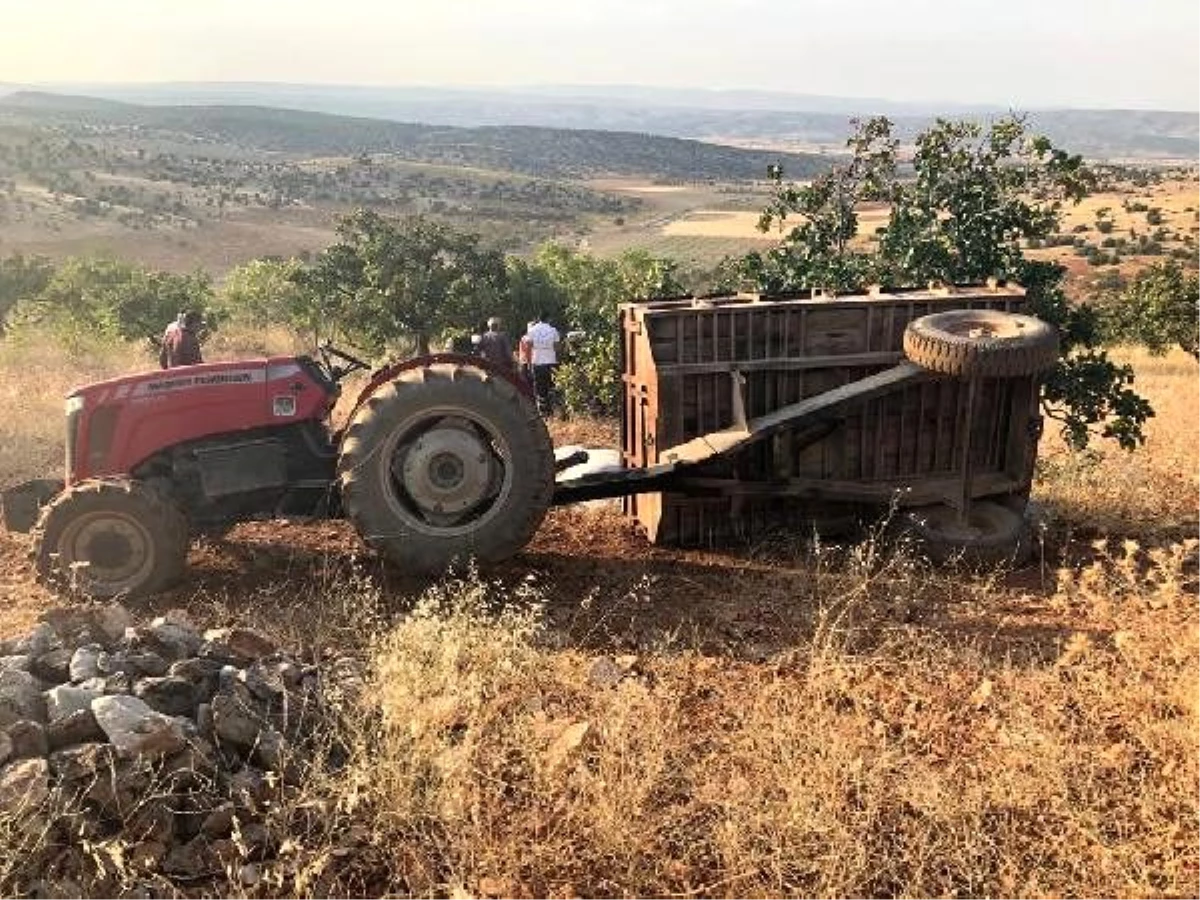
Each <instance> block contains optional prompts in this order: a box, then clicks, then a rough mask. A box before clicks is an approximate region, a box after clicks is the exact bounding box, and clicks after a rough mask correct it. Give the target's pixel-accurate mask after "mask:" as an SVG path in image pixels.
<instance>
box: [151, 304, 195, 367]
mask: <svg viewBox="0 0 1200 900" xmlns="http://www.w3.org/2000/svg"><path fill="white" fill-rule="evenodd" d="M202 324H203V323H202V321H201V319H200V314H199V313H197V312H186V313H184V314H183V316H182V318H181V319H180V321H179V325H178V327H176V328H167V333H166V334H165V335H163V342H162V348H161V349H160V350H159V353H158V364H159V365H160V366H161V367H162V368H164V369H174V368H176V367H178V366H196V365H199V364H200V363H202V362H204V357H203V356H202V355H201V354H200V336H199V331H200V326H201V325H202Z"/></svg>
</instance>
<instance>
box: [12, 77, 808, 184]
mask: <svg viewBox="0 0 1200 900" xmlns="http://www.w3.org/2000/svg"><path fill="white" fill-rule="evenodd" d="M4 118H7V119H8V120H9V121H14V122H22V123H26V124H41V125H53V126H56V127H63V128H70V127H86V128H91V129H124V130H138V131H139V132H142V133H145V132H159V133H163V134H175V135H186V136H189V137H191V138H195V139H200V140H203V141H209V142H213V143H220V144H229V145H233V146H237V147H243V148H253V149H259V150H270V151H280V152H286V153H295V154H305V155H316V156H319V155H357V154H364V153H391V154H395V155H396V156H398V157H400V158H402V159H406V160H411V161H416V162H429V163H440V164H445V165H457V166H469V167H478V168H485V169H497V170H503V171H510V172H518V173H522V174H527V175H534V176H539V177H550V178H587V177H599V176H633V177H649V178H659V179H666V180H679V181H705V180H719V181H728V180H750V179H761V178H763V177H764V176H765V174H766V171H767V167H768V165H770V164H772V163H778V162H782V163H783V164H784V166H785V169H786V171H787V172H788V173H789V174H790V175H792V176H794V177H804V176H808V175H812V174H815V173H817V172H819V171H821V170H823V169H824V168H825V167H826V166H827V165H828V160H827V159H826V158H825V157H822V156H819V155H815V154H799V153H777V152H766V151H756V150H743V149H738V148H734V147H728V146H720V145H716V144H708V143H703V142H700V141H695V140H687V139H681V138H674V137H663V136H658V135H651V134H645V133H636V132H631V131H602V130H597V129H595V128H588V129H569V130H568V129H561V128H547V127H538V126H515V125H496V126H483V127H475V128H463V127H457V126H445V125H429V124H414V123H404V122H394V121H388V120H385V119H378V118H366V117H361V116H340V115H331V114H328V113H320V112H308V111H303V110H296V109H280V108H272V107H264V106H241V105H221V106H148V105H141V104H134V103H125V102H118V101H113V100H105V99H99V98H94V97H81V96H69V95H62V94H52V93H46V92H41V91H16V92H14V93H11V94H8V95H7V96H3V97H0V120H2V119H4Z"/></svg>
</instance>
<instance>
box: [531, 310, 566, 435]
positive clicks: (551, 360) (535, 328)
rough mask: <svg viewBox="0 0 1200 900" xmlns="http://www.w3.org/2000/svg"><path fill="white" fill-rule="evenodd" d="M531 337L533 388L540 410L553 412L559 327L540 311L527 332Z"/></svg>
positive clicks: (546, 414) (541, 411)
mask: <svg viewBox="0 0 1200 900" xmlns="http://www.w3.org/2000/svg"><path fill="white" fill-rule="evenodd" d="M525 336H526V337H527V338H529V346H530V362H531V363H532V364H533V390H534V393H536V394H537V405H538V412H540V413H541V414H542V415H543V416H548V415H550V413H551V408H550V405H551V404H550V400H551V395H552V393H553V391H554V370H555V369H556V368H557V367H558V344H559V341H560V340H561V338H560V336H559V334H558V329H557V328H555V327H554V326H553V325H551V324H550V323H549V322H546V321H545V315H544V314H542V313H538V314H537V315H536V316H535V317H534V320H533V325H531V326H530V328H529V331H527V332H526V333H525Z"/></svg>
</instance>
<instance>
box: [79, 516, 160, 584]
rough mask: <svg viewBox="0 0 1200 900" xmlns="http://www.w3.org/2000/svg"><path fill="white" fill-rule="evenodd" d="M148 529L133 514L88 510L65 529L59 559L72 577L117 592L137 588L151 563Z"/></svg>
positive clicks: (151, 548) (151, 545)
mask: <svg viewBox="0 0 1200 900" xmlns="http://www.w3.org/2000/svg"><path fill="white" fill-rule="evenodd" d="M153 548H154V543H153V538H152V537H151V535H150V532H149V531H147V530H146V528H145V526H144V525H142V523H140V522H138V521H137V520H136V519H135V518H133V517H132V516H125V515H121V514H119V513H111V512H105V513H91V514H88V515H84V516H80V517H79V518H78V519H76V520H75V521H74V522H72V523H71V524H70V525H69V526H68V527H67V528H66V529H65V530H64V531H63V535H62V540H61V541H60V542H59V561H60V564H62V565H63V567H64V568H66V569H67V570H68V571H69V572H71V574H72V577H76V578H79V579H81V580H83V581H86V582H88V583H89V584H92V585H95V586H98V587H101V586H102V587H104V588H105V589H106V590H107V591H108V592H111V593H120V592H122V591H127V590H132V589H133V588H136V587H137V586H138V585H139V584H140V583H141V582H142V581H144V580H145V578H146V577H147V576H148V574H149V573H150V571H151V570H152V569H153V566H154V549H153Z"/></svg>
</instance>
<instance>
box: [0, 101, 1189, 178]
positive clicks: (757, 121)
mask: <svg viewBox="0 0 1200 900" xmlns="http://www.w3.org/2000/svg"><path fill="white" fill-rule="evenodd" d="M20 87H22V86H18V85H7V86H5V85H0V94H3V93H5V91H6V90H7V91H8V92H13V91H15V90H17V89H19V88H20ZM52 89H53V90H54V91H59V92H70V93H74V94H80V95H86V96H89V97H97V98H103V99H110V100H118V101H125V102H132V103H139V104H149V105H155V106H190V105H205V106H230V105H233V106H257V107H272V108H282V109H293V110H305V111H310V112H323V113H329V114H335V115H343V116H354V117H364V118H372V119H382V120H388V121H393V122H409V123H422V124H426V125H445V126H456V127H463V128H477V127H481V126H512V125H518V126H530V127H537V128H555V129H559V128H565V129H584V130H589V131H627V132H638V133H643V134H654V135H661V136H666V137H676V138H686V139H694V140H701V141H718V142H719V141H733V142H738V143H752V142H761V143H774V144H792V145H796V146H802V145H810V146H821V147H826V148H840V147H841V146H842V145H843V144H844V141H845V139H846V137H847V135H848V133H849V131H850V124H849V119H850V118H852V117H862V116H867V115H887V116H889V117H890V118H891V119H892V120H893V122H894V123H895V125H896V133H897V135H898V136H899V137H900V138H901V139H902V140H903V139H911V138H912V137H913V136H915V135H916V134H917V133H918V132H919V131H920V130H921V129H922V128H924V127H925V126H927V125H928V124H929V123H930V122H931V121H932V120H933V118H935V117H936V116H945V117H954V118H974V119H981V120H986V119H989V118H994V117H995V116H997V115H999V114H1002V113H1005V112H1008V111H1009V110H1006V109H1004V108H1002V107H999V106H994V105H993V106H988V105H963V104H950V103H946V104H930V103H909V102H902V101H894V100H886V99H882V98H848V97H828V96H818V95H808V94H792V93H785V92H772V91H747V90H700V89H672V88H653V87H644V86H637V85H627V86H626V85H611V86H556V85H548V86H529V87H523V88H509V89H501V88H438V87H367V86H341V85H298V84H271V83H253V82H248V83H233V82H231V83H210V82H204V83H187V82H179V83H163V84H71V85H54V86H53V87H52ZM1014 111H1015V112H1018V113H1022V114H1025V115H1027V117H1028V119H1029V121H1030V124H1031V125H1032V127H1033V128H1034V129H1036V130H1037V131H1039V132H1042V133H1045V134H1047V135H1048V136H1049V137H1050V138H1051V139H1052V140H1054V142H1055V143H1056V144H1058V145H1059V146H1061V147H1063V148H1065V149H1067V150H1070V151H1072V152H1076V153H1082V154H1084V155H1086V156H1089V157H1092V158H1144V159H1163V158H1172V159H1186V160H1194V159H1196V158H1197V157H1200V114H1198V113H1196V112H1187V111H1170V110H1119V109H1035V110H1014Z"/></svg>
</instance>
